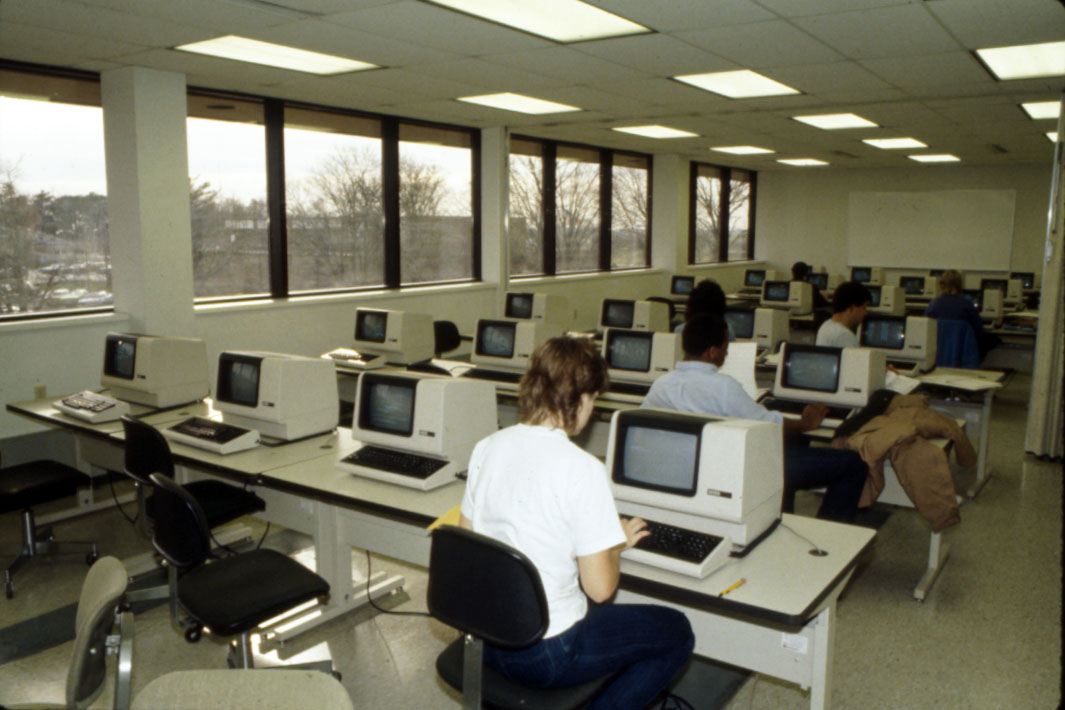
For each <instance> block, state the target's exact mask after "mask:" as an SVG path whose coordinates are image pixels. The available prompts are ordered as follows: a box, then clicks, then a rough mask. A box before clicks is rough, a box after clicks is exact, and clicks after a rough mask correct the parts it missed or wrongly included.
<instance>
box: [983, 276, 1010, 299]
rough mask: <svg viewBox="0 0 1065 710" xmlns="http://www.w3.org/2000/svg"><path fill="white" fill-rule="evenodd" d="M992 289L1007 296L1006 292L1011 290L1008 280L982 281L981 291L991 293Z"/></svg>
mask: <svg viewBox="0 0 1065 710" xmlns="http://www.w3.org/2000/svg"><path fill="white" fill-rule="evenodd" d="M991 289H998V290H999V291H1001V292H1002V295H1003V296H1005V295H1006V291H1007V290H1008V289H1009V281H1008V280H1007V279H980V290H981V291H990V290H991Z"/></svg>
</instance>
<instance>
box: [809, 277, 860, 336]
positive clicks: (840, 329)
mask: <svg viewBox="0 0 1065 710" xmlns="http://www.w3.org/2000/svg"><path fill="white" fill-rule="evenodd" d="M872 300H873V297H872V294H870V293H869V289H867V288H866V287H865V286H863V285H862V284H860V283H858V282H857V281H847V282H845V283H841V284H840V285H839V286H837V287H836V292H835V293H834V294H832V317H831V318H829V319H828V320H826V321H825V322H824V323H822V324H821V327H820V328H818V329H817V344H818V345H829V346H831V347H834V348H856V347H858V326H860V325H861V324H862V321H863V320H865V314H866V313H867V312H868V310H869V304H870V303H871V302H872Z"/></svg>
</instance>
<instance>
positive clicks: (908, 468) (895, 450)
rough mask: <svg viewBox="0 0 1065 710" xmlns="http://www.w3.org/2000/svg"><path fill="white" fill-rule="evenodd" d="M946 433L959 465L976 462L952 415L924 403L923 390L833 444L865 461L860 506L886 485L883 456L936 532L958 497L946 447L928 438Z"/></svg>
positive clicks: (953, 517)
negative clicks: (864, 475)
mask: <svg viewBox="0 0 1065 710" xmlns="http://www.w3.org/2000/svg"><path fill="white" fill-rule="evenodd" d="M937 438H948V439H950V440H951V441H952V442H953V443H954V456H955V458H956V459H957V461H958V464H959V465H960V466H964V467H969V466H972V465H974V464H975V463H976V451H975V450H974V449H973V445H972V443H971V442H970V441H969V438H968V437H967V436H965V432H963V431H962V430H961V428H960V427H959V426H958V424H957V423H956V422H955V421H954V419H953V418H951V417H950V416H948V415H946V414H943V413H942V412H938V411H936V410H934V409H930V408H929V407H928V398H927V397H925V396H924V395H898V396H896V397H894V398H893V399H892V400H891V403H890V404H889V405H888V407H887V412H886V413H884V414H881V415H880V416H877V417H874V418H872V419H871V420H869V421H868V422H867V423H866V424H865V425H864V426H862V427H861V428H860V429H859V430H858V431H857V432H856V433H854V434H851V435H850V436H849V437H840V438H838V439H836V440H835V441H834V442H833V446H836V447H838V448H844V449H850V450H852V451H856V452H858V454H860V455H861V457H862V459H863V460H864V461H865V462H866V463H867V464H868V465H869V477H868V478H867V479H866V481H865V489H864V490H863V491H862V497H861V500H860V501H859V503H858V505H859V507H866V506H870V505H872V504H873V503H874V502H876V499H877V497H878V496H879V495H880V492H881V491H883V490H884V460H885V459H889V460H890V461H891V466H892V468H894V469H895V474H896V475H897V476H898V479H899V483H900V484H901V485H902V488H903V490H905V491H906V495H908V496H909V498H910V500H911V501H913V504H914V505H915V506H916V507H917V510H918V512H920V514H921V515H922V516H924V518H925V519H926V520H927V521H928V522H929V524H930V525H931V526H932V530H933V531H935V532H939V531H940V530H943V529H944V528H947V527H949V526H951V525H953V524H955V523H957V522H958V521H959V520H960V519H961V518H960V516H959V514H958V502H957V498H956V494H955V492H954V482H953V480H952V479H951V475H950V461H949V458H948V457H949V452H948V451H947V450H945V449H944V448H943V447H940V446H936V445H935V444H932V443H930V442H929V441H928V440H929V439H937Z"/></svg>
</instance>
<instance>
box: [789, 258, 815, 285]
mask: <svg viewBox="0 0 1065 710" xmlns="http://www.w3.org/2000/svg"><path fill="white" fill-rule="evenodd" d="M809 275H810V265H809V264H807V263H806V262H805V261H796V262H795V263H794V264H792V265H791V278H792V279H793V280H795V281H805V280H806V277H807V276H809Z"/></svg>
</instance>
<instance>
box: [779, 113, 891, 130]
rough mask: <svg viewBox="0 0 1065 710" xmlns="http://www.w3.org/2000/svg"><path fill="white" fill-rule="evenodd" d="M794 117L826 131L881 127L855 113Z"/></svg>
mask: <svg viewBox="0 0 1065 710" xmlns="http://www.w3.org/2000/svg"><path fill="white" fill-rule="evenodd" d="M792 118H794V119H795V120H796V121H799V122H800V123H805V124H807V125H809V126H813V127H814V128H823V129H824V130H826V131H836V130H839V129H840V128H879V126H877V125H876V124H875V123H873V122H872V121H870V120H868V119H865V118H862V117H861V116H859V115H857V114H854V113H822V114H816V115H810V116H792Z"/></svg>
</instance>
